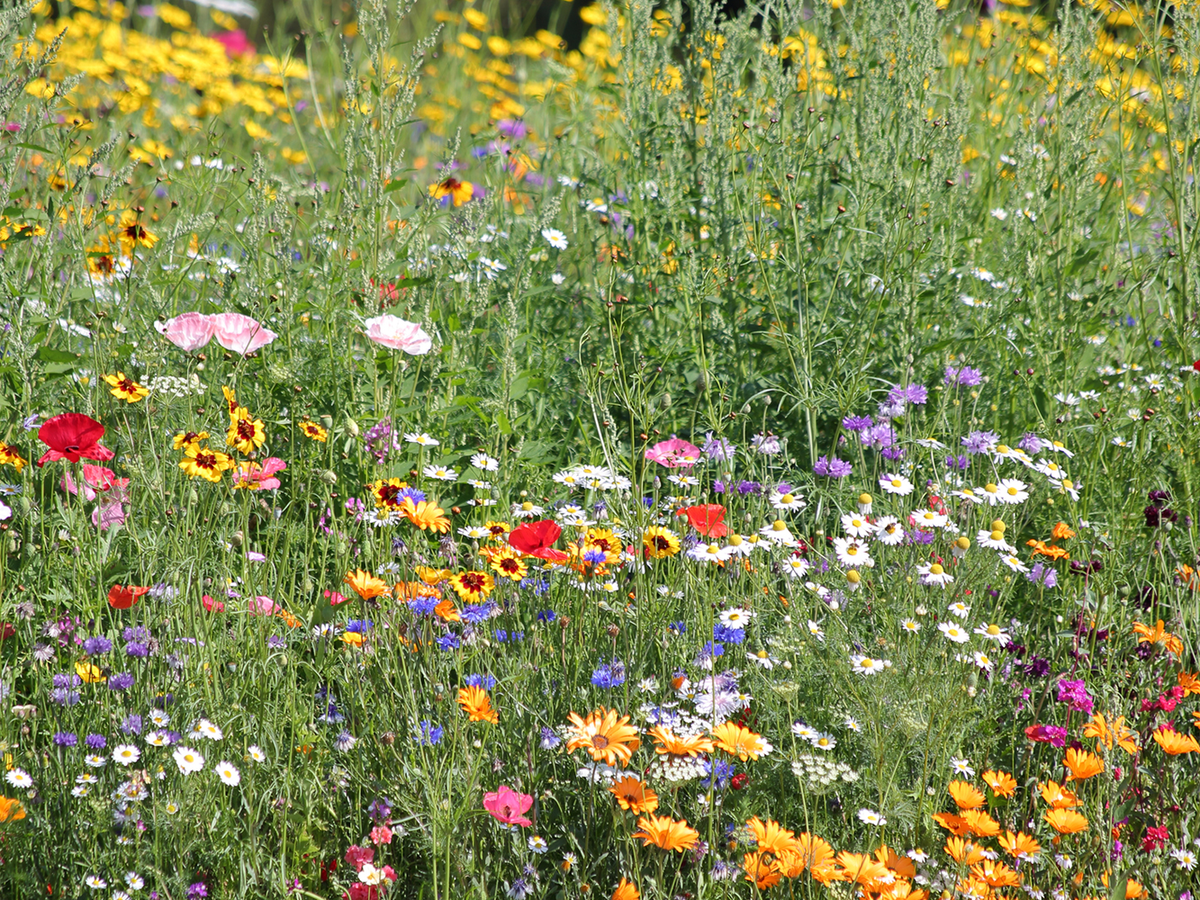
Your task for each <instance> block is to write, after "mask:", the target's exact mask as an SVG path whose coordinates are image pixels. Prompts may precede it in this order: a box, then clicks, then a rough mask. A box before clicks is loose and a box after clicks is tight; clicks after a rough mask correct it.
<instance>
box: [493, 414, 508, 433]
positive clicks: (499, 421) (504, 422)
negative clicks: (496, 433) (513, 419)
mask: <svg viewBox="0 0 1200 900" xmlns="http://www.w3.org/2000/svg"><path fill="white" fill-rule="evenodd" d="M496 427H497V428H498V429H500V433H501V434H512V425H510V424H509V422H508V416H506V415H505V414H504V412H503V410H502V411H500V412H498V413H496Z"/></svg>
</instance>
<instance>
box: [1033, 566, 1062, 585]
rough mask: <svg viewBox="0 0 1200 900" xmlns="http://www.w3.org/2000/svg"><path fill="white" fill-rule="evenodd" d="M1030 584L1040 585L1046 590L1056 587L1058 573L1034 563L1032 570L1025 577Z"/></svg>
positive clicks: (1048, 567)
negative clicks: (1046, 588)
mask: <svg viewBox="0 0 1200 900" xmlns="http://www.w3.org/2000/svg"><path fill="white" fill-rule="evenodd" d="M1025 577H1026V578H1027V579H1028V580H1029V581H1030V583H1032V584H1041V585H1044V586H1045V587H1048V588H1054V587H1058V573H1057V572H1056V571H1055V570H1054V569H1053V568H1051V567H1050V566H1047V565H1043V564H1042V563H1040V562H1039V563H1034V564H1033V568H1032V569H1030V570H1029V572H1028V574H1026V576H1025Z"/></svg>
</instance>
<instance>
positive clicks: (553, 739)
mask: <svg viewBox="0 0 1200 900" xmlns="http://www.w3.org/2000/svg"><path fill="white" fill-rule="evenodd" d="M561 743H562V738H560V737H559V736H558V735H557V734H555V733H554V731H553V729H551V728H547V727H546V726H545V725H543V726H542V735H541V740H539V741H538V746H539V747H541V748H542V749H543V750H553V749H554V748H555V747H557V746H558V745H559V744H561Z"/></svg>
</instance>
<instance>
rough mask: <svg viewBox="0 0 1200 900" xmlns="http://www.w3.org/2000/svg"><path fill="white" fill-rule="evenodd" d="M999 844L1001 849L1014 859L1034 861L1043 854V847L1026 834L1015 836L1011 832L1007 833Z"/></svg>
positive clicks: (1002, 836)
mask: <svg viewBox="0 0 1200 900" xmlns="http://www.w3.org/2000/svg"><path fill="white" fill-rule="evenodd" d="M998 843H999V844H1000V849H1001V850H1003V851H1004V852H1005V853H1007V854H1008V855H1009V856H1011V857H1012V858H1013V859H1033V858H1034V857H1035V856H1037V855H1038V854H1039V853H1041V852H1042V845H1041V844H1039V843H1038V842H1037V841H1036V840H1035V839H1034V838H1032V837H1030V836H1029V835H1027V834H1025V833H1024V832H1018V833H1017V834H1013V833H1012V832H1011V831H1006V832H1004V834H1003V835H1001V837H1000V840H999V841H998Z"/></svg>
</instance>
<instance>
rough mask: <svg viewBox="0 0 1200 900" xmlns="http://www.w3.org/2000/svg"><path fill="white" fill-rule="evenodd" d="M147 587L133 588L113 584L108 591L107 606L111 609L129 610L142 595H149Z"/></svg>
mask: <svg viewBox="0 0 1200 900" xmlns="http://www.w3.org/2000/svg"><path fill="white" fill-rule="evenodd" d="M149 591H150V588H148V587H134V586H133V585H132V584H130V585H125V584H114V585H113V586H112V587H110V588H109V589H108V605H109V606H111V607H112V608H113V609H129V607H131V606H133V604H135V603H137V602H138V598H139V597H141V596H142V594H146V593H149Z"/></svg>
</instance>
